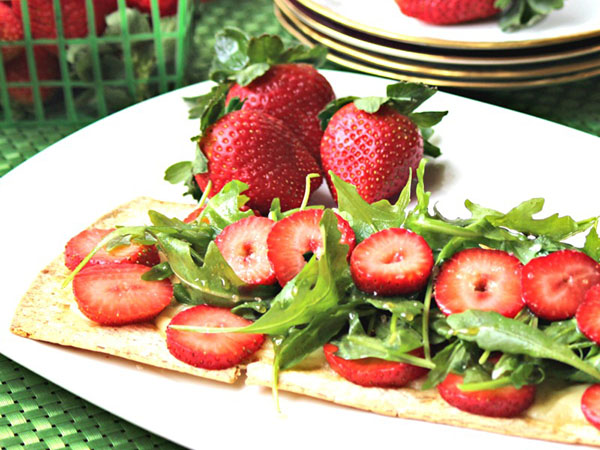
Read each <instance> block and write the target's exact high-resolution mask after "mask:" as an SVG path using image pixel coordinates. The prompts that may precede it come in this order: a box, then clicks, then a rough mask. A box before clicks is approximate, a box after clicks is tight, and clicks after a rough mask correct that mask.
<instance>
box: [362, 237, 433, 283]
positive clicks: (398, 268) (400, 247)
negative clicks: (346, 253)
mask: <svg viewBox="0 0 600 450" xmlns="http://www.w3.org/2000/svg"><path fill="white" fill-rule="evenodd" d="M432 268H433V253H432V251H431V248H430V247H429V245H428V244H427V242H426V241H425V239H423V238H422V237H421V236H419V235H418V234H416V233H413V232H412V231H409V230H405V229H403V228H388V229H386V230H382V231H379V232H377V233H374V234H372V235H371V236H369V237H368V238H367V239H365V240H364V241H362V242H361V243H360V244H358V245H357V246H356V248H355V249H354V251H353V252H352V257H351V258H350V271H351V272H352V278H353V279H354V282H355V283H356V286H357V287H358V288H359V289H360V290H362V291H365V292H370V293H373V294H381V295H400V294H408V293H411V292H416V291H418V290H420V289H421V288H423V287H424V286H425V284H427V279H428V278H429V275H431V269H432Z"/></svg>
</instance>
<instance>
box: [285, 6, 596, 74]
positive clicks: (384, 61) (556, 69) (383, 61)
mask: <svg viewBox="0 0 600 450" xmlns="http://www.w3.org/2000/svg"><path fill="white" fill-rule="evenodd" d="M274 2H275V4H276V5H277V6H278V7H279V9H280V11H281V12H282V14H284V15H285V16H286V17H287V18H288V20H291V21H292V22H293V23H294V25H295V26H296V28H297V29H298V31H299V32H301V33H302V34H304V35H305V36H308V37H310V38H311V39H313V40H314V41H316V42H319V43H320V44H322V45H325V46H326V47H328V48H330V49H333V50H335V51H337V52H339V53H342V54H346V55H348V56H350V57H353V58H356V59H362V60H364V61H366V62H369V63H373V64H377V65H381V66H383V67H388V68H390V69H397V70H400V71H402V72H404V73H406V72H408V73H426V74H427V75H429V76H433V77H438V76H439V77H443V78H457V79H464V78H468V79H471V80H472V79H486V80H488V79H494V80H495V79H498V80H507V79H526V78H527V79H529V78H543V77H545V76H548V77H551V76H554V75H567V74H572V73H576V72H581V71H584V70H591V69H595V68H600V53H598V55H595V56H594V59H590V60H586V61H582V62H578V63H568V62H567V63H566V64H554V65H552V66H551V67H545V68H539V69H528V70H507V69H503V70H494V71H475V72H469V71H468V70H458V69H456V70H455V69H445V68H436V67H428V66H424V65H418V64H419V63H418V62H415V61H410V62H409V63H402V62H398V61H394V60H390V59H388V58H389V57H390V56H389V55H382V54H380V53H377V54H373V53H376V52H370V53H366V52H365V50H363V49H360V48H356V47H354V46H349V44H345V43H342V42H339V41H336V40H334V39H333V38H330V37H327V36H324V35H323V34H321V33H320V32H319V31H317V30H315V29H313V28H311V27H310V26H309V25H307V24H305V23H302V20H301V19H299V18H298V17H297V16H294V13H293V12H292V11H290V10H286V9H287V8H286V6H285V2H284V1H283V0H274ZM496 67H498V66H496Z"/></svg>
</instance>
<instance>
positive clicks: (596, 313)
mask: <svg viewBox="0 0 600 450" xmlns="http://www.w3.org/2000/svg"><path fill="white" fill-rule="evenodd" d="M575 318H576V320H577V327H578V328H579V330H580V331H581V332H582V333H583V334H584V335H585V336H586V337H587V338H588V339H589V340H590V341H594V342H595V343H596V344H599V345H600V284H597V285H595V286H592V288H590V289H589V290H588V291H587V292H586V293H585V297H584V299H583V302H581V303H580V304H579V306H578V307H577V312H576V313H575Z"/></svg>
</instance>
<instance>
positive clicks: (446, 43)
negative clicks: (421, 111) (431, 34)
mask: <svg viewBox="0 0 600 450" xmlns="http://www.w3.org/2000/svg"><path fill="white" fill-rule="evenodd" d="M296 1H297V2H298V3H300V4H302V5H304V6H305V7H306V8H308V9H310V10H311V11H314V12H315V13H316V14H318V15H320V16H322V17H325V18H327V19H329V20H332V21H334V22H337V23H339V24H342V25H344V26H346V27H347V28H353V29H355V30H358V31H361V32H364V33H368V34H372V35H374V36H379V37H383V38H386V39H389V40H393V41H400V42H409V43H412V44H419V45H428V46H437V47H445V48H463V49H464V48H470V49H487V50H499V49H515V48H525V47H539V46H542V45H550V44H557V43H563V42H569V41H575V40H580V39H586V38H590V37H594V36H600V29H598V30H593V31H587V32H581V33H574V34H570V35H565V36H558V37H553V38H541V39H528V40H522V41H515V40H513V41H503V42H490V41H481V42H469V41H452V40H448V39H437V38H427V37H423V38H422V37H415V36H410V35H404V34H401V33H394V32H390V31H387V30H384V29H381V28H377V27H372V26H367V25H364V24H361V23H359V22H355V21H354V20H352V19H350V18H348V17H344V16H342V15H340V14H338V13H336V12H335V11H333V10H331V9H330V8H328V7H326V6H323V5H320V4H318V3H315V2H314V1H313V0H296Z"/></svg>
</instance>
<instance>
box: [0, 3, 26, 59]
mask: <svg viewBox="0 0 600 450" xmlns="http://www.w3.org/2000/svg"><path fill="white" fill-rule="evenodd" d="M22 39H23V25H22V24H21V21H20V20H19V18H18V17H17V16H16V14H15V12H14V11H13V9H12V8H11V7H10V6H9V5H7V4H5V3H0V43H3V41H4V42H10V41H20V40H22ZM0 48H1V49H2V58H3V59H4V62H8V61H10V60H11V59H14V58H16V57H17V56H18V55H19V54H20V53H21V52H22V51H23V48H22V47H17V46H8V45H6V46H4V45H3V46H0Z"/></svg>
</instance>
